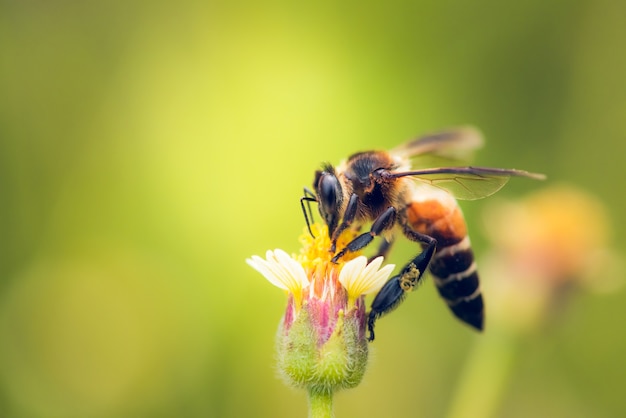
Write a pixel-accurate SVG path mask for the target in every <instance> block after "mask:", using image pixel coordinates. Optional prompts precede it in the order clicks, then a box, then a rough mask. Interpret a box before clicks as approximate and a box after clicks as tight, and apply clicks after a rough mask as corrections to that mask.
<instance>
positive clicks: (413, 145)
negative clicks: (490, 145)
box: [390, 126, 483, 167]
mask: <svg viewBox="0 0 626 418" xmlns="http://www.w3.org/2000/svg"><path fill="white" fill-rule="evenodd" d="M482 145H483V138H482V135H481V133H480V132H479V131H478V130H477V129H476V128H473V127H470V126H463V127H458V128H452V129H447V130H444V131H440V132H435V133H432V134H428V135H424V136H422V137H419V138H417V139H414V140H412V141H409V142H406V143H404V144H401V145H399V146H397V147H395V148H394V149H392V150H391V151H390V152H391V154H393V155H395V156H398V157H400V158H403V159H407V160H410V161H411V167H437V166H442V165H443V166H447V165H455V164H457V163H467V162H468V161H470V160H471V157H472V154H473V152H472V151H473V150H475V149H476V148H479V147H481V146H482Z"/></svg>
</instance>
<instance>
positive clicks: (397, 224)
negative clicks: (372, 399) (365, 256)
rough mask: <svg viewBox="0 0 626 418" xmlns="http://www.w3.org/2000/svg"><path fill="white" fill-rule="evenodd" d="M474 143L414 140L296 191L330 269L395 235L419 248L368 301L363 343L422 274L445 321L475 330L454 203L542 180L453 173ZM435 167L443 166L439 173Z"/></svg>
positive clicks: (361, 156)
mask: <svg viewBox="0 0 626 418" xmlns="http://www.w3.org/2000/svg"><path fill="white" fill-rule="evenodd" d="M482 143H483V141H482V136H481V135H480V133H479V132H478V131H477V130H476V129H474V128H471V127H461V128H456V129H451V130H446V131H443V132H438V133H434V134H431V135H426V136H423V137H420V138H417V139H415V140H412V141H409V142H406V143H404V144H402V145H400V146H397V147H396V148H394V149H392V150H391V151H365V152H358V153H356V154H353V155H351V156H350V157H348V159H347V160H345V161H343V162H342V163H341V164H340V165H339V166H337V167H333V166H332V165H330V164H324V165H323V167H322V169H321V170H318V171H316V172H315V178H314V181H313V190H311V189H308V188H305V189H304V196H303V197H302V198H301V199H300V205H301V208H302V212H303V213H304V217H305V220H306V223H307V226H308V228H309V232H310V233H311V235H313V233H312V232H311V227H310V225H311V222H312V219H313V215H312V212H311V208H310V203H311V202H316V203H317V204H318V208H319V213H320V215H321V217H322V219H323V220H324V222H325V223H326V225H327V226H328V234H329V236H330V237H331V248H330V249H329V250H330V251H331V252H332V253H333V254H334V256H333V258H332V261H333V262H335V263H336V262H337V261H338V260H339V259H340V258H341V257H343V256H344V255H345V254H347V253H350V252H354V251H359V250H361V249H363V248H364V247H366V246H367V245H368V244H370V243H371V242H372V241H373V240H374V238H375V237H381V238H382V242H381V244H380V246H379V248H378V251H377V254H376V255H375V256H379V255H383V256H384V255H386V254H387V252H388V251H389V249H390V248H391V245H392V244H393V242H394V234H395V233H396V232H397V231H400V232H401V233H402V234H403V235H404V236H405V237H406V238H408V239H409V240H410V241H413V242H415V243H418V244H420V246H421V249H422V251H421V252H420V253H419V254H417V255H416V256H415V257H414V258H413V259H412V260H411V261H410V262H409V263H408V264H407V265H406V266H404V267H403V268H402V270H400V272H399V273H398V274H397V275H395V276H393V277H392V278H391V279H390V280H389V281H388V282H387V283H386V284H385V285H384V286H383V287H382V289H381V290H380V291H379V292H378V294H377V295H376V296H375V298H374V300H373V302H372V305H371V309H370V311H369V313H368V324H367V326H368V331H369V336H368V339H369V340H370V341H373V340H374V324H375V322H376V320H377V319H378V318H380V317H381V316H382V315H384V314H386V313H388V312H390V311H391V310H393V309H394V308H396V307H397V306H398V305H399V304H400V303H401V302H402V301H403V300H404V298H405V296H406V295H407V293H408V292H410V291H412V290H413V289H414V288H415V287H416V286H417V285H418V284H419V283H420V282H421V281H422V277H423V274H424V272H425V271H426V269H427V268H428V269H429V270H430V273H431V275H432V276H433V279H434V282H435V285H436V287H437V290H438V291H439V294H440V295H441V297H442V298H443V299H444V301H445V302H446V304H447V305H448V307H449V308H450V310H451V311H452V313H453V314H454V315H456V316H457V317H458V318H459V319H460V320H461V321H463V322H465V323H466V324H468V325H470V326H471V327H473V328H475V329H477V330H482V329H483V324H484V306H483V298H482V294H481V291H480V285H479V279H478V271H477V267H476V262H475V260H474V253H473V251H472V247H471V244H470V239H469V236H468V232H467V225H466V223H465V219H464V217H463V214H462V212H461V209H460V207H459V205H458V203H457V199H461V200H474V199H481V198H483V197H487V196H490V195H492V194H493V193H495V192H497V191H498V190H500V189H501V188H502V187H503V186H504V184H505V183H506V182H507V181H508V179H509V178H510V177H528V178H531V179H543V178H545V177H544V176H543V175H541V174H535V173H529V172H527V171H522V170H515V169H502V168H487V167H469V166H465V167H464V166H456V165H454V163H458V161H461V160H465V159H466V158H467V157H468V154H469V153H470V152H471V151H472V150H474V149H476V148H478V147H479V146H481V145H482ZM442 161H445V162H446V164H448V166H443V167H440V165H441V164H440V163H441V162H442ZM426 167H439V168H426ZM307 209H308V211H307ZM368 224H369V225H370V227H369V231H367V232H362V233H360V234H359V235H357V236H356V238H354V239H353V240H352V241H350V242H349V243H348V244H347V245H346V246H345V248H339V249H338V248H336V246H337V239H338V238H339V236H340V235H341V233H342V232H343V231H345V230H346V229H348V228H354V229H355V230H361V229H362V228H364V227H365V225H368ZM337 250H338V251H337Z"/></svg>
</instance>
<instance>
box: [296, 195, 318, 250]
mask: <svg viewBox="0 0 626 418" xmlns="http://www.w3.org/2000/svg"><path fill="white" fill-rule="evenodd" d="M304 202H306V208H305V207H304ZM311 202H317V197H316V196H315V193H313V192H312V191H311V190H310V189H309V188H308V187H305V188H304V196H302V197H301V198H300V207H301V208H302V213H303V214H304V220H305V221H306V227H307V228H308V229H309V234H311V236H312V237H313V238H315V235H314V234H313V231H312V230H311V223H312V222H313V212H312V211H311ZM307 210H308V213H307Z"/></svg>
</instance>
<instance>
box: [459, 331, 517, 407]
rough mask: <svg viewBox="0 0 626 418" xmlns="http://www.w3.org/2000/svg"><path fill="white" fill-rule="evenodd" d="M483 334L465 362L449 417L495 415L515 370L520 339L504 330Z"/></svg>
mask: <svg viewBox="0 0 626 418" xmlns="http://www.w3.org/2000/svg"><path fill="white" fill-rule="evenodd" d="M494 331H495V332H493V333H491V334H486V335H483V336H482V337H481V338H480V339H479V340H478V341H477V344H476V345H475V346H474V350H473V351H472V353H471V354H470V357H469V358H468V359H467V362H466V363H465V369H464V370H463V372H462V374H461V377H460V379H459V384H458V386H457V390H456V394H455V395H454V397H453V400H452V403H451V404H450V405H451V406H450V410H449V411H448V415H447V417H448V418H472V417H482V418H489V417H493V416H496V414H497V410H498V407H499V406H500V403H501V400H502V396H503V395H504V393H505V391H506V386H507V384H508V380H509V378H510V375H511V372H512V370H513V364H514V362H515V352H516V348H517V338H516V336H515V335H511V334H510V333H507V332H506V331H505V330H502V329H499V330H497V329H496V330H494Z"/></svg>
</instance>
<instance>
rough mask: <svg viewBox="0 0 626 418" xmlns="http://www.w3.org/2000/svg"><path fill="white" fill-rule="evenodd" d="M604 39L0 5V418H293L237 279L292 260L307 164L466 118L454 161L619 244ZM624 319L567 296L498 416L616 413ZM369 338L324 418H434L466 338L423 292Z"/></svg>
mask: <svg viewBox="0 0 626 418" xmlns="http://www.w3.org/2000/svg"><path fill="white" fill-rule="evenodd" d="M624 22H626V3H624V2H617V1H613V0H594V1H591V0H587V1H565V0H553V1H548V2H545V1H538V0H531V1H526V2H516V3H513V2H510V3H503V2H497V1H493V0H478V1H473V2H462V1H441V2H415V1H390V2H385V3H363V2H342V3H335V2H320V3H316V4H314V5H313V4H305V3H295V2H287V1H274V2H251V1H248V2H244V1H239V2H219V3H218V2H211V1H189V0H188V1H181V2H148V1H146V2H138V1H135V2H127V1H108V2H104V1H101V2H98V1H87V2H77V1H70V0H66V1H51V2H45V1H36V0H29V1H3V2H0V199H1V200H0V203H1V204H0V237H1V240H0V416H2V417H16V418H17V417H25V418H26V417H28V418H30V417H44V418H47V417H50V418H52V417H96V418H98V417H102V418H105V417H106V418H109V417H247V416H255V417H277V416H305V414H306V409H305V405H306V398H305V395H304V393H300V392H297V391H294V390H291V389H288V388H286V387H285V386H284V385H283V384H282V382H281V381H280V380H278V379H277V378H276V372H275V370H274V359H273V355H274V354H273V344H274V333H275V330H276V326H277V324H278V320H279V318H280V316H281V315H282V311H283V309H284V304H285V298H284V295H283V294H282V293H281V292H280V291H278V290H277V289H276V288H273V287H272V286H270V285H268V283H267V282H266V281H265V280H263V279H262V278H261V276H260V275H258V274H257V273H256V272H254V271H253V270H252V269H250V268H249V267H248V266H246V265H245V263H244V260H245V258H246V257H248V256H250V255H252V254H263V253H264V252H265V250H266V249H269V248H283V249H285V250H287V251H297V248H298V243H297V240H296V239H297V236H298V235H299V234H300V233H301V231H302V227H303V219H302V215H301V213H300V209H299V202H298V198H299V197H300V195H301V191H302V186H303V185H309V184H310V182H311V179H312V173H313V171H314V170H315V169H316V168H317V167H318V166H319V164H320V162H322V161H330V162H333V163H337V162H338V161H339V160H340V159H341V158H343V157H345V156H346V155H348V154H349V153H351V152H354V151H356V150H362V149H368V148H387V147H391V146H393V145H395V144H397V143H399V142H401V141H404V140H406V139H409V138H411V137H413V136H414V135H416V134H419V133H421V132H425V131H432V130H434V129H438V128H442V127H446V126H452V125H458V124H467V123H470V124H473V125H476V126H478V127H480V128H481V129H482V130H483V131H484V133H485V135H486V137H487V143H488V146H487V147H486V148H485V149H483V150H482V151H481V153H480V154H479V155H478V160H477V161H476V163H477V164H480V165H491V166H502V167H517V168H525V169H528V170H531V171H537V172H543V173H546V174H547V175H548V176H549V179H550V182H555V183H559V182H566V183H569V184H574V185H577V186H579V187H581V188H584V189H586V190H588V191H590V192H592V193H593V194H595V195H596V196H598V197H599V198H600V199H602V200H603V202H604V203H605V204H606V206H607V209H608V211H609V213H610V215H611V216H612V217H613V220H614V224H613V228H612V234H613V237H614V241H613V242H614V245H615V247H616V248H617V249H618V250H620V251H623V250H624V247H625V246H626V240H625V239H624V238H623V237H624V236H625V234H626V230H625V226H624V223H623V222H622V221H621V220H622V219H621V218H622V216H623V214H624V209H625V207H626V198H625V197H624V183H623V180H624V155H625V154H626V54H625V53H624V45H626V24H624ZM538 187H543V185H540V186H539V185H538V184H536V183H533V182H526V181H515V182H512V183H511V184H510V185H509V186H507V188H506V189H505V190H504V191H503V192H501V194H502V196H504V197H511V198H513V197H517V196H519V195H521V194H523V193H526V192H527V191H530V190H532V189H534V188H538ZM484 205H485V202H483V201H479V202H469V203H465V204H463V207H464V210H465V212H466V215H467V217H468V222H469V223H470V229H471V230H472V240H473V242H474V243H475V246H476V251H477V253H479V254H480V252H481V250H484V249H485V248H486V245H487V244H486V241H485V239H484V238H483V237H484V235H483V230H484V229H483V228H484V227H483V226H482V224H483V219H482V216H481V213H482V209H483V208H484ZM563 210H567V208H566V207H564V208H563ZM394 251H395V252H394V254H393V255H392V257H391V261H392V262H395V263H398V264H399V263H401V262H402V261H403V260H405V259H407V258H408V256H409V255H410V254H411V252H412V251H414V248H412V247H411V246H410V245H409V244H406V243H401V244H399V245H398V247H397V248H396V249H395V250H394ZM625 302H626V298H625V295H624V292H623V291H621V292H615V293H612V294H609V295H604V296H598V295H593V294H582V293H579V294H576V295H575V296H574V298H573V300H572V303H571V306H570V307H569V309H568V310H567V312H566V315H563V316H562V318H560V320H559V322H558V324H557V325H555V326H552V327H549V330H548V331H545V332H543V333H539V334H538V336H537V337H536V338H533V339H529V340H527V341H524V342H523V344H522V346H521V347H520V348H519V353H517V354H518V355H517V362H518V364H517V366H516V367H515V368H514V376H513V379H512V381H511V382H510V384H509V385H508V386H507V387H506V388H505V389H504V396H503V399H502V404H501V407H500V409H499V411H500V412H499V416H503V417H504V416H506V417H527V416H551V417H556V416H559V417H588V416H594V417H617V416H622V414H623V413H624V411H626V400H625V398H624V393H623V391H624V389H623V388H624V384H625V383H626V361H625V360H624V353H625V352H626V335H625V334H624V331H623V330H624V326H623V321H622V320H621V318H624V317H626V303H625ZM378 335H379V339H378V340H377V341H376V342H375V344H374V345H373V346H372V351H373V356H372V359H371V365H370V368H369V370H368V373H367V375H366V378H365V381H364V383H363V384H362V385H361V386H359V387H358V388H356V389H354V390H351V391H347V392H344V393H340V394H339V395H338V396H337V398H336V408H335V409H336V412H337V416H339V417H342V416H343V417H356V416H363V417H370V416H371V417H374V416H390V417H412V416H417V415H419V416H425V417H437V416H443V415H444V414H445V411H446V410H447V409H448V407H449V403H450V401H451V397H452V393H453V389H454V387H455V382H456V380H457V377H458V374H459V370H460V368H461V367H462V364H463V362H464V359H465V358H466V357H467V353H468V350H469V349H470V348H471V346H472V344H473V343H474V342H475V340H476V339H477V338H480V336H477V335H475V334H474V333H472V331H470V330H469V329H467V328H466V327H463V326H461V325H459V323H458V322H456V321H454V320H452V319H451V317H450V315H449V313H448V312H447V310H446V308H445V306H444V304H442V303H441V302H440V301H439V300H438V297H437V296H436V293H435V290H434V288H433V286H432V284H431V283H427V284H426V285H425V286H423V287H422V288H421V289H420V291H419V294H418V293H416V294H415V295H412V297H411V298H410V300H409V301H407V303H405V304H404V305H403V306H402V308H401V309H400V310H399V311H398V312H396V313H395V314H394V315H391V316H389V317H388V318H385V320H383V321H381V322H380V323H379V334H378Z"/></svg>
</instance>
